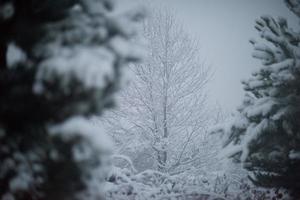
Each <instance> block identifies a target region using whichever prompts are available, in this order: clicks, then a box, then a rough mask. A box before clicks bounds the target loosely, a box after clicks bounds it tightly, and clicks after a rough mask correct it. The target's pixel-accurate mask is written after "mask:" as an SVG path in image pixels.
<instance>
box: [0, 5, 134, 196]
mask: <svg viewBox="0 0 300 200" xmlns="http://www.w3.org/2000/svg"><path fill="white" fill-rule="evenodd" d="M113 11H114V4H113V3H112V2H111V1H110V0H6V1H1V3H0V199H3V200H4V199H18V200H19V199H45V200H46V199H49V200H54V199H55V200H67V199H99V195H100V194H99V190H100V189H101V188H99V184H100V183H101V179H102V178H103V172H104V171H105V163H107V161H106V158H107V157H106V155H107V154H108V151H107V148H105V145H106V143H107V142H106V141H105V140H104V137H101V130H98V129H96V127H95V126H94V125H93V124H91V123H90V122H89V121H88V119H89V117H90V116H92V115H95V114H100V113H101V111H102V110H103V108H107V107H111V106H112V105H113V99H112V94H113V93H114V92H115V91H116V90H117V89H118V88H119V86H120V78H121V75H122V73H121V72H122V70H123V69H122V68H123V66H124V64H126V63H127V62H131V61H137V59H138V58H139V56H138V54H136V53H134V52H136V50H135V48H134V46H133V43H132V42H130V39H131V37H132V36H133V35H134V33H135V31H134V27H133V26H132V25H133V22H134V21H136V20H137V19H138V17H139V15H138V14H137V13H135V14H131V15H129V14H128V15H116V14H115V13H114V12H113ZM11 47H15V49H16V48H17V49H18V51H19V52H22V54H23V55H24V56H23V59H19V60H15V61H14V62H13V63H12V62H8V57H9V49H11ZM129 52H130V53H129ZM100 186H101V185H100Z"/></svg>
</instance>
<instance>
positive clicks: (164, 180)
mask: <svg viewBox="0 0 300 200" xmlns="http://www.w3.org/2000/svg"><path fill="white" fill-rule="evenodd" d="M130 163H131V162H130ZM105 197H106V199H108V200H128V199H134V200H143V199H147V200H148V199H149V200H151V199H153V200H163V199H164V200H173V199H174V200H186V199H190V200H194V199H199V200H202V199H203V200H204V199H206V200H209V199H210V200H217V199H218V200H222V199H223V200H225V199H226V200H227V199H230V200H269V199H272V198H273V199H276V198H277V197H279V198H278V199H285V200H287V199H288V195H287V194H285V193H284V191H280V190H278V191H275V190H266V189H263V188H258V187H256V186H254V185H253V184H252V183H251V182H250V181H249V180H247V179H246V178H241V179H234V178H232V177H231V176H230V175H229V174H226V173H224V172H219V173H203V174H198V175H195V174H190V173H182V174H179V175H173V176H171V175H168V174H165V173H161V172H158V171H153V170H145V171H143V172H139V173H136V172H135V170H134V167H132V166H131V167H129V168H119V167H114V168H113V170H112V171H111V172H110V173H109V176H108V177H107V181H106V183H105Z"/></svg>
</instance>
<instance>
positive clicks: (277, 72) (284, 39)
mask: <svg viewBox="0 0 300 200" xmlns="http://www.w3.org/2000/svg"><path fill="white" fill-rule="evenodd" d="M285 2H286V4H287V5H288V7H289V8H290V10H291V11H293V12H294V13H295V14H296V15H297V16H299V10H300V2H299V1H292V0H286V1H285ZM255 28H256V29H257V30H258V32H259V34H260V37H261V38H260V40H251V43H252V44H253V46H254V53H253V57H255V58H257V59H260V60H261V61H262V64H263V66H262V67H260V69H259V70H257V71H256V72H254V73H253V74H252V77H251V78H250V79H249V80H248V81H244V82H243V84H244V88H245V90H246V95H245V99H244V102H243V104H242V106H241V107H240V108H239V110H238V111H239V114H238V115H237V116H236V119H235V120H234V121H233V123H232V124H230V125H229V126H228V127H227V128H226V129H224V130H223V132H225V133H226V136H227V137H226V142H225V146H226V149H227V154H228V155H229V156H232V157H233V158H234V160H235V161H238V162H242V164H243V167H244V168H245V169H247V170H249V171H250V176H249V177H250V179H251V180H252V181H253V182H254V183H256V184H258V185H260V186H265V187H275V188H280V187H283V188H286V189H289V190H290V191H291V193H292V194H293V195H294V197H295V199H299V194H300V193H299V190H300V174H299V168H300V132H299V131H300V121H299V119H300V82H299V81H300V64H299V63H300V62H299V61H300V60H299V59H300V54H299V52H300V47H299V45H300V40H299V38H300V33H299V31H298V32H295V31H294V30H293V29H291V28H289V27H288V24H287V21H286V20H285V19H284V18H279V19H278V20H275V19H273V18H272V17H270V16H262V17H261V18H260V19H258V20H257V21H256V25H255ZM225 152H226V151H225Z"/></svg>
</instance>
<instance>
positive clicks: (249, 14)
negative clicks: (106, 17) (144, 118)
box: [119, 0, 299, 111]
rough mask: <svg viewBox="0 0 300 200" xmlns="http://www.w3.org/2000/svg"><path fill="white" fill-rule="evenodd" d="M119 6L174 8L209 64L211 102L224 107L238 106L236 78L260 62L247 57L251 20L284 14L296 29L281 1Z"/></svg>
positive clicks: (193, 0) (134, 0) (187, 0)
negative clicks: (211, 71)
mask: <svg viewBox="0 0 300 200" xmlns="http://www.w3.org/2000/svg"><path fill="white" fill-rule="evenodd" d="M119 1H121V2H122V3H124V4H123V5H129V4H130V5H132V4H140V3H141V2H143V1H145V2H147V3H146V5H149V2H151V4H153V5H154V6H158V7H166V8H168V9H172V10H174V14H175V15H176V17H177V18H178V19H179V20H180V21H181V22H182V23H183V26H184V27H185V28H186V30H187V31H188V32H190V33H191V35H192V36H195V37H197V38H198V39H199V40H200V44H201V51H202V52H201V55H199V56H201V57H202V58H204V59H205V60H206V61H207V62H208V63H210V64H212V66H213V67H214V69H215V74H214V77H213V80H212V82H211V83H210V86H209V94H210V101H211V102H218V103H219V104H220V105H221V106H222V107H223V108H224V109H225V110H227V111H233V110H235V108H236V107H237V106H238V105H240V103H241V101H242V97H243V94H244V92H243V90H242V85H241V84H240V81H241V80H242V79H247V78H248V77H250V74H251V72H252V71H253V70H254V69H255V67H258V66H259V65H260V62H259V61H257V60H255V59H254V58H252V57H251V54H252V50H253V49H252V46H251V44H250V43H249V39H250V38H255V37H258V34H257V32H256V31H255V29H254V24H255V23H254V21H255V19H257V18H258V17H259V16H261V15H266V14H268V15H271V16H273V17H275V18H276V17H278V16H282V17H286V18H287V19H288V22H289V24H290V25H291V26H292V27H294V28H295V29H296V30H297V28H298V26H299V23H298V20H297V18H296V17H295V16H294V15H293V14H292V13H291V12H290V11H289V10H288V8H286V7H285V4H284V3H283V0H152V1H149V0H148V1H147V0H119Z"/></svg>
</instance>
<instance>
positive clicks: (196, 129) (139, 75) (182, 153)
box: [104, 11, 211, 173]
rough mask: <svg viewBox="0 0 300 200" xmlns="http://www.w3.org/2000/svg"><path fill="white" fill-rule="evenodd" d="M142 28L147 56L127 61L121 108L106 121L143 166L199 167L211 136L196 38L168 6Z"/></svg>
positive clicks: (204, 71)
mask: <svg viewBox="0 0 300 200" xmlns="http://www.w3.org/2000/svg"><path fill="white" fill-rule="evenodd" d="M143 31H144V37H145V39H146V41H147V42H146V44H147V57H146V59H145V62H143V63H142V64H139V65H130V66H129V67H130V70H131V72H132V75H133V81H132V82H131V83H130V84H129V87H128V88H127V89H126V90H124V91H123V92H122V93H121V94H120V101H119V102H121V103H120V106H119V107H120V109H119V110H116V111H113V112H111V113H107V115H106V118H105V120H104V121H106V122H108V123H106V125H107V126H108V129H109V132H111V134H112V135H113V136H114V138H115V139H116V141H117V143H118V144H119V147H120V149H122V150H121V151H122V152H124V151H125V150H126V149H127V150H129V151H131V152H134V153H133V154H136V155H140V156H142V157H139V159H138V160H139V161H138V162H145V163H144V165H145V166H144V167H142V168H154V169H157V170H159V171H161V172H168V173H179V172H181V171H182V170H186V169H190V168H193V166H196V163H197V166H198V167H203V166H204V165H205V164H207V163H205V162H206V160H207V159H209V157H210V154H209V150H208V148H205V145H209V144H208V142H204V140H206V141H209V140H208V137H210V136H209V135H208V134H207V131H206V128H207V127H206V126H207V122H208V118H209V117H208V116H209V114H208V113H206V112H207V110H208V109H207V102H206V100H207V98H206V90H205V86H206V84H207V82H208V81H209V78H210V76H211V73H210V69H209V67H208V66H207V65H206V64H205V63H204V62H201V61H200V60H199V57H200V54H199V49H198V44H197V41H196V40H193V39H191V38H190V37H189V35H188V34H187V33H186V32H185V30H184V28H183V27H182V26H181V25H180V24H179V23H178V22H177V20H176V19H175V18H174V16H173V15H172V14H171V13H170V12H166V11H156V12H153V13H152V14H150V17H148V18H147V20H146V21H145V22H144V25H143ZM201 141H202V142H203V143H201ZM204 150H205V152H204ZM137 152H139V153H137ZM206 158H207V159H206ZM133 160H134V159H133ZM136 164H137V165H138V164H139V163H136ZM149 165H150V166H149Z"/></svg>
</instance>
